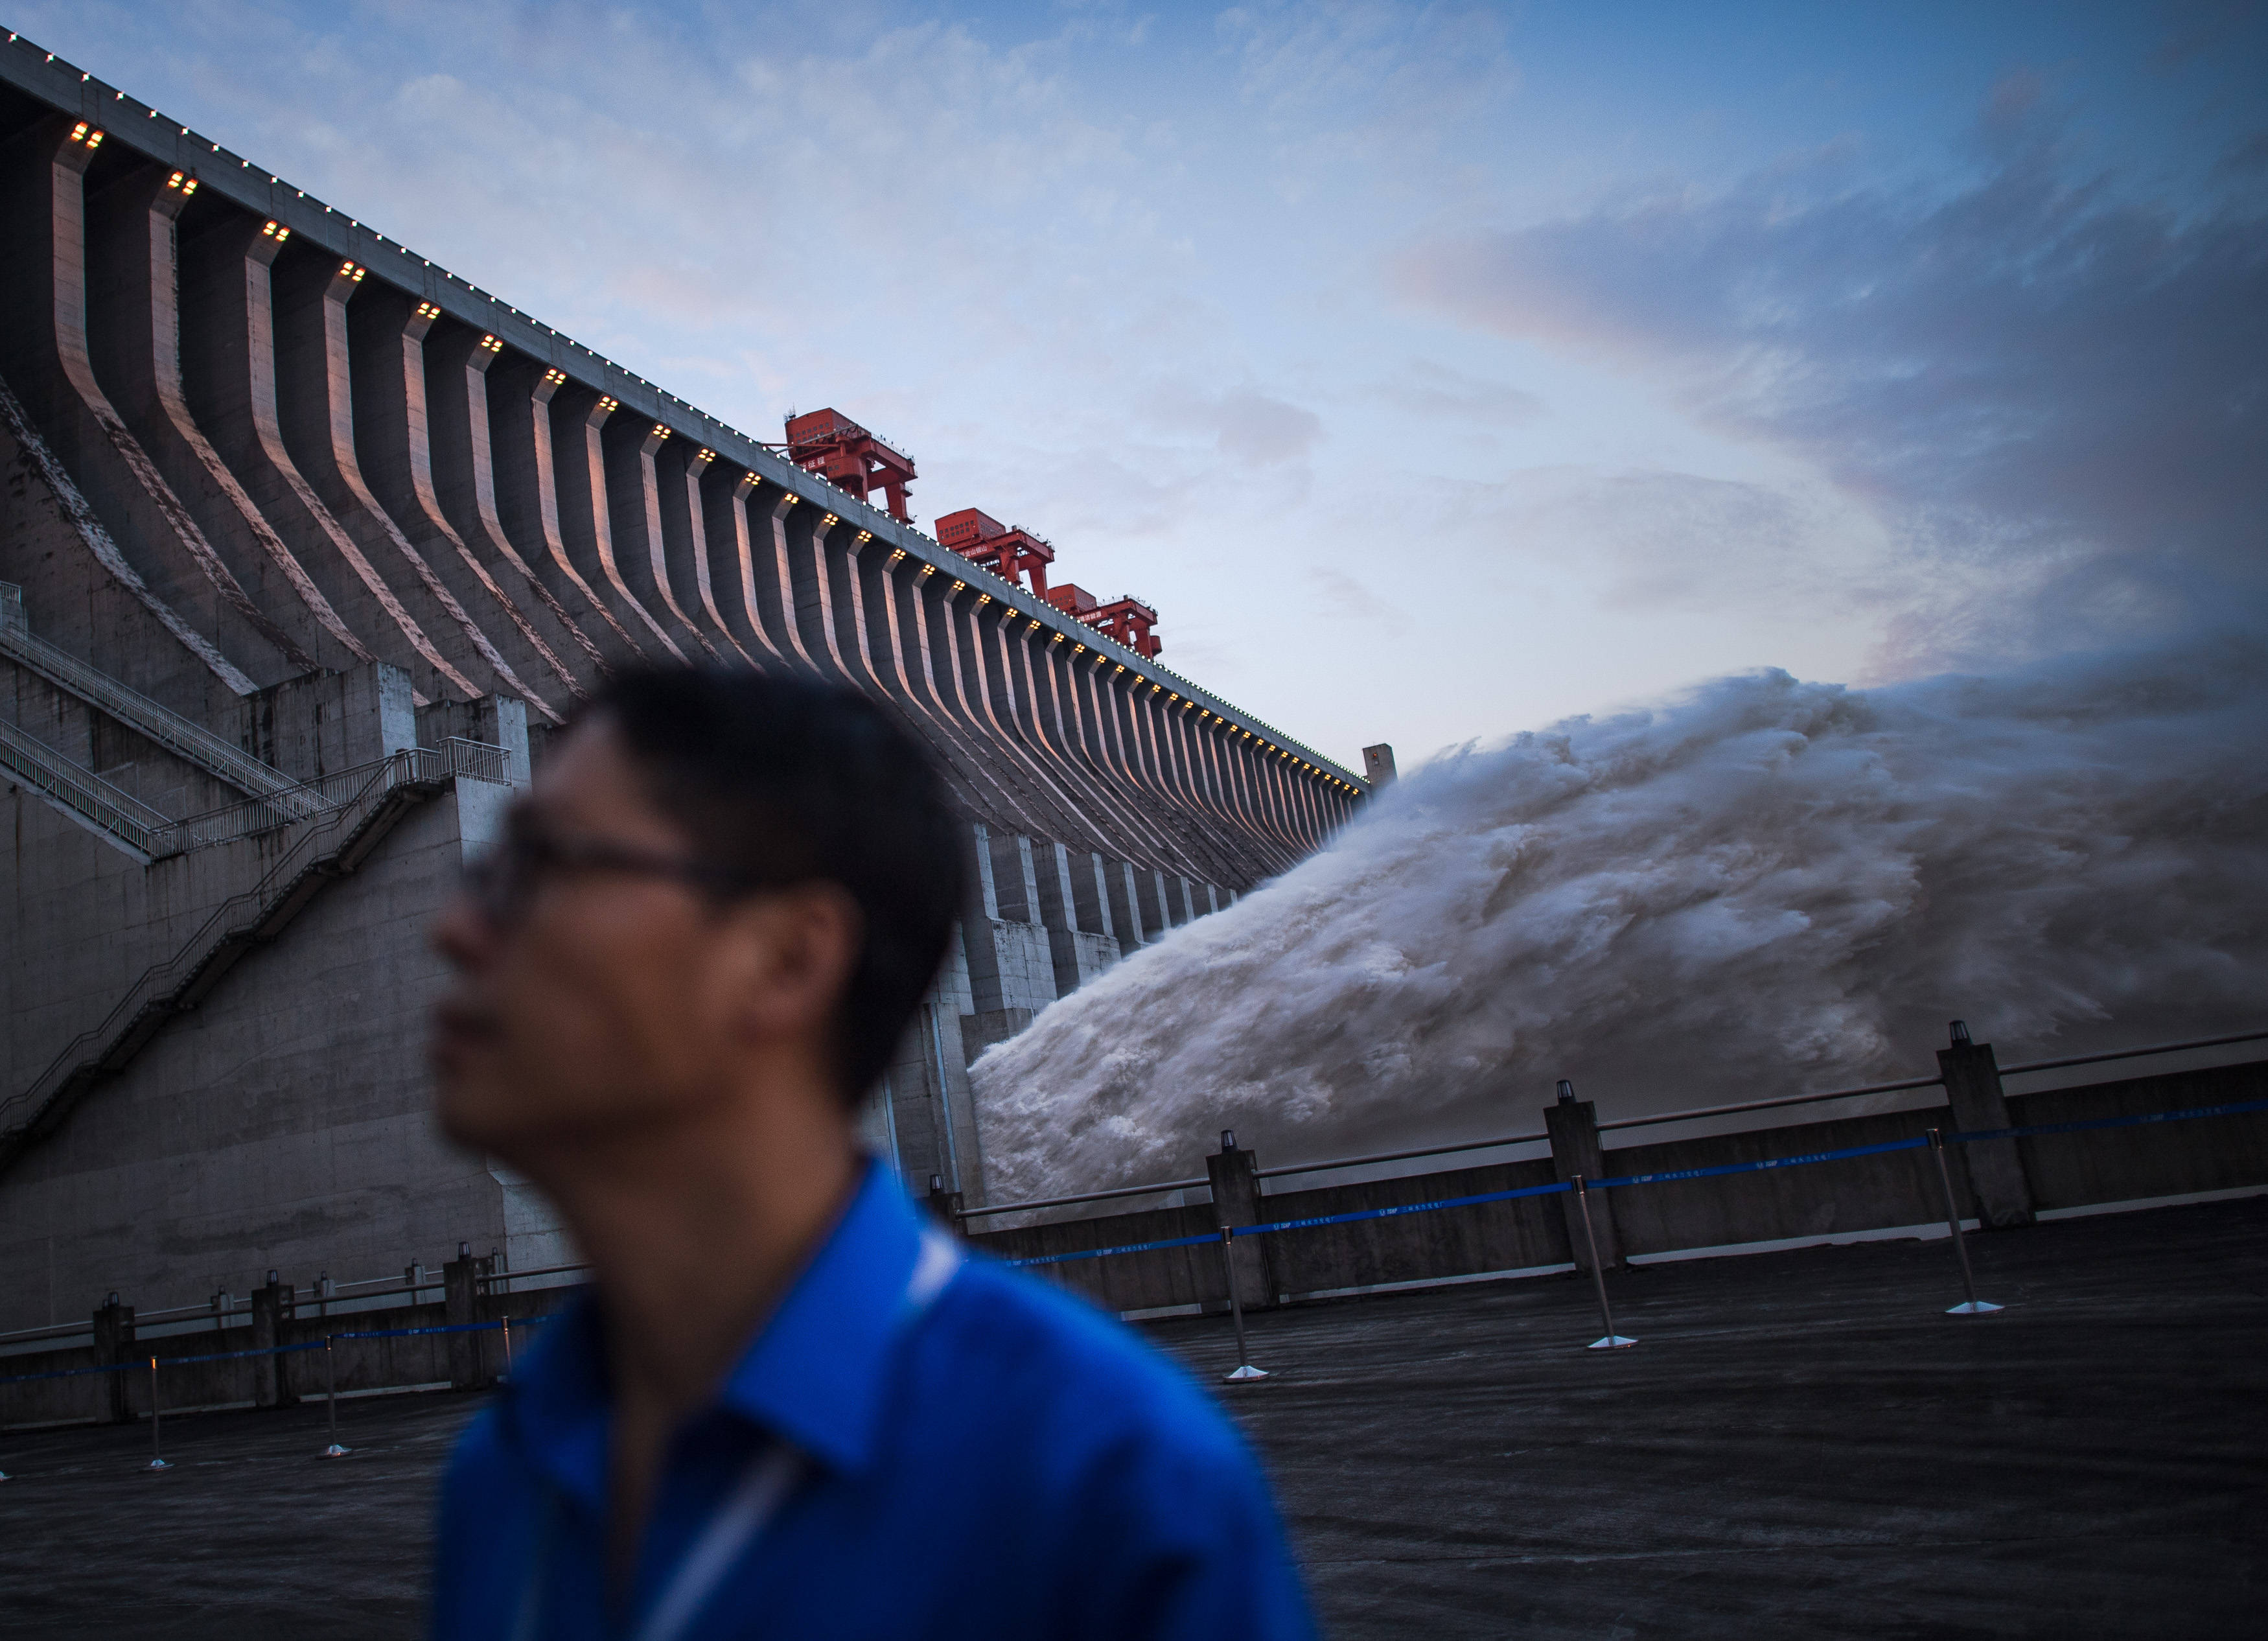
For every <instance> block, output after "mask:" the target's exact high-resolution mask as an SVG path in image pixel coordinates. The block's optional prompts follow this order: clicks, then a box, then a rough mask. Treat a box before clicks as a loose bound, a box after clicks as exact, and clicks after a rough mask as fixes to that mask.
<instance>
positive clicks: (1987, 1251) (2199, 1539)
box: [0, 1199, 2268, 1641]
mask: <svg viewBox="0 0 2268 1641" xmlns="http://www.w3.org/2000/svg"><path fill="white" fill-rule="evenodd" d="M1975 1247H1976V1250H1977V1274H1978V1281H1979V1283H1980V1285H1981V1286H1982V1288H1983V1289H1984V1291H1985V1293H1986V1294H1987V1296H1988V1297H1990V1298H1992V1299H1995V1300H1998V1301H2000V1302H2002V1303H2005V1304H2006V1305H2007V1307H2008V1308H2007V1310H2006V1311H2004V1312H2001V1313H1999V1314H1995V1315H1991V1316H1986V1317H1981V1318H1974V1319H1971V1318H1964V1317H1955V1316H1948V1315H1946V1314H1944V1307H1945V1306H1947V1305H1948V1304H1949V1303H1951V1302H1953V1301H1954V1300H1955V1299H1958V1298H1959V1294H1960V1284H1959V1278H1958V1276H1957V1274H1956V1273H1955V1269H1954V1266H1953V1262H1952V1256H1951V1254H1950V1251H1949V1249H1948V1247H1947V1246H1946V1245H1945V1244H1943V1243H1941V1242H1940V1243H1935V1244H1930V1243H1897V1242H1884V1243H1869V1244H1864V1245H1860V1246H1855V1247H1835V1248H1816V1249H1808V1250H1803V1251H1799V1252H1791V1253H1781V1254H1770V1255H1755V1256H1752V1257H1748V1258H1734V1259H1720V1260H1712V1261H1704V1262H1687V1263H1681V1264H1676V1265H1669V1266H1654V1267H1650V1268H1640V1269H1637V1270H1634V1271H1631V1272H1629V1273H1624V1274H1618V1275H1616V1276H1615V1277H1610V1278H1609V1281H1610V1282H1611V1283H1612V1284H1613V1294H1614V1298H1615V1302H1616V1306H1617V1312H1616V1321H1617V1324H1618V1326H1619V1327H1620V1328H1621V1330H1622V1331H1623V1332H1624V1333H1625V1334H1630V1335H1634V1336H1637V1337H1638V1340H1639V1341H1640V1343H1638V1346H1637V1347H1636V1348H1634V1349H1631V1350H1622V1351H1616V1352H1612V1353H1607V1352H1592V1351H1589V1350H1586V1349H1584V1346H1585V1345H1586V1344H1587V1343H1588V1342H1589V1341H1590V1340H1591V1339H1593V1338H1594V1337H1596V1336H1598V1333H1599V1326H1598V1319H1597V1313H1596V1311H1595V1310H1594V1308H1593V1305H1592V1299H1591V1293H1590V1290H1589V1287H1588V1284H1587V1283H1585V1282H1583V1281H1581V1280H1580V1279H1576V1278H1572V1277H1571V1278H1537V1279H1531V1280H1527V1281H1520V1282H1506V1283H1495V1284H1476V1285H1472V1286H1466V1287H1455V1288H1446V1289H1436V1290H1432V1291H1423V1292H1415V1293H1405V1294H1399V1295H1393V1296H1380V1297H1374V1298H1370V1299H1352V1300H1337V1301H1332V1302H1329V1303H1324V1304H1317V1305H1312V1306H1294V1307H1291V1308H1288V1309H1284V1310H1279V1311H1276V1312H1272V1313H1270V1314H1266V1315H1263V1316H1259V1317H1256V1318H1254V1319H1253V1321H1252V1325H1251V1330H1250V1334H1251V1345H1252V1350H1251V1354H1252V1355H1253V1357H1254V1358H1255V1359H1256V1361H1257V1362H1258V1363H1259V1364H1260V1365H1263V1366H1264V1367H1266V1368H1267V1369H1268V1370H1269V1371H1270V1375H1271V1376H1270V1378H1268V1379H1265V1380H1258V1381H1256V1382H1252V1383H1249V1384H1243V1385H1237V1386H1219V1384H1218V1380H1219V1374H1220V1373H1221V1372H1224V1371H1225V1370H1226V1368H1228V1367H1229V1366H1231V1365H1233V1345H1232V1343H1231V1341H1230V1336H1229V1332H1228V1328H1227V1325H1226V1322H1225V1321H1219V1320H1216V1319H1211V1318H1204V1319H1198V1318H1191V1319H1187V1320H1177V1321H1170V1322H1166V1323H1160V1324H1152V1326H1151V1328H1150V1330H1149V1331H1150V1335H1151V1336H1152V1338H1153V1339H1155V1340H1157V1341H1158V1342H1159V1343H1161V1344H1162V1345H1164V1346H1165V1347H1166V1348H1167V1350H1170V1351H1172V1352H1174V1353H1175V1355H1177V1356H1178V1357H1180V1358H1182V1360H1183V1361H1185V1362H1186V1363H1187V1365H1189V1367H1190V1368H1191V1370H1192V1371H1194V1372H1197V1373H1199V1374H1200V1375H1201V1376H1202V1377H1204V1379H1205V1380H1206V1381H1207V1382H1208V1383H1212V1384H1215V1385H1216V1387H1217V1388H1218V1394H1220V1395H1221V1396H1222V1397H1223V1399H1224V1401H1225V1402H1226V1405H1227V1406H1228V1407H1229V1408H1230V1409H1231V1410H1232V1411H1233V1414H1234V1416H1235V1417H1237V1418H1238V1420H1239V1421H1240V1422H1241V1424H1243V1426H1244V1428H1245V1429H1246V1431H1248V1433H1249V1435H1250V1436H1251V1438H1252V1439H1253V1440H1254V1442H1255V1443H1256V1446H1257V1447H1258V1448H1259V1450H1260V1452H1261V1453H1262V1455H1263V1458H1264V1460H1265V1461H1266V1463H1267V1465H1268V1467H1269V1468H1270V1471H1271V1473H1272V1474H1273V1475H1274V1478H1275V1481H1276V1484H1277V1487H1278V1493H1279V1496H1280V1498H1281V1499H1282V1501H1283V1505H1284V1507H1285V1512H1286V1514H1287V1516H1288V1518H1289V1520H1290V1523H1291V1527H1292V1534H1293V1537H1294V1539H1295V1541H1296V1542H1297V1545H1298V1548H1299V1550H1300V1556H1301V1558H1302V1560H1303V1562H1304V1564H1305V1565H1306V1567H1307V1576H1308V1578H1309V1581H1310V1584H1311V1586H1312V1588H1313V1590H1314V1596H1315V1599H1316V1602H1317V1605H1318V1607H1319V1608H1320V1610H1321V1612H1322V1616H1323V1620H1324V1628H1325V1632H1326V1634H1327V1635H1329V1636H1332V1637H1338V1638H1340V1641H1368V1638H1371V1637H1380V1638H1383V1637H1539V1638H1544V1641H1550V1638H1553V1637H1570V1638H1572V1637H1633V1638H1636V1637H1656V1636H1661V1637H1683V1636H1734V1635H1737V1636H1756V1637H1763V1636H1770V1637H1821V1636H1852V1637H1972V1636H1973V1637H1987V1636H1990V1637H2242V1636H2256V1635H2257V1634H2259V1633H2260V1627H2259V1615H2260V1614H2261V1612H2262V1611H2263V1610H2264V1609H2268V1467H2264V1466H2263V1464H2262V1462H2261V1455H2262V1453H2264V1452H2268V1394H2264V1393H2268V1202H2264V1201H2263V1200H2260V1199H2252V1200H2247V1201H2240V1202H2227V1203H2209V1204H2201V1205H2195V1206H2189V1207H2182V1208H2171V1209H2161V1210H2156V1211H2149V1212H2144V1213H2135V1214H2123V1215H2105V1216H2101V1217H2096V1218H2083V1219H2073V1220H2063V1221H2058V1222H2054V1223H2050V1224H2043V1225H2036V1226H2034V1227H2030V1228H2028V1229H2024V1230H2021V1231H2012V1232H2007V1233H2001V1234H1998V1235H1994V1236H1992V1237H1987V1238H1981V1239H1978V1240H1977V1243H1976V1244H1975ZM478 1405H479V1399H478V1398H477V1397H475V1396H470V1395H457V1394H438V1395H411V1396H395V1397H386V1398H377V1399H372V1400H358V1401H352V1402H345V1403H342V1407H341V1412H340V1426H341V1432H342V1439H343V1440H345V1441H346V1442H347V1443H348V1444H349V1445H350V1446H352V1447H353V1448H354V1449H355V1451H354V1453H353V1454H352V1455H351V1456H350V1457H349V1458H348V1459H345V1460H342V1461H335V1462H333V1461H323V1460H321V1459H319V1458H318V1457H316V1456H315V1455H316V1454H317V1453H318V1452H319V1451H320V1448H321V1446H322V1444H323V1442H324V1439H325V1436H324V1424H323V1409H321V1407H320V1405H313V1406H302V1407H299V1408H296V1409H286V1410H283V1411H277V1412H268V1413H230V1414H216V1415H208V1416H203V1417H195V1418H183V1419H180V1420H177V1421H175V1422H173V1424H168V1425H166V1427H165V1429H164V1431H163V1432H162V1434H163V1436H164V1439H165V1441H166V1452H167V1454H168V1456H169V1457H170V1458H171V1459H172V1460H173V1461H174V1464H175V1468H173V1469H172V1470H169V1471H166V1472H165V1473H162V1474H158V1475H151V1474H150V1473H148V1472H146V1471H145V1470H144V1469H142V1468H141V1467H142V1466H143V1465H144V1463H146V1461H147V1459H148V1455H149V1441H150V1437H149V1431H148V1427H147V1425H146V1424H144V1425H141V1426H136V1427H133V1428H120V1427H114V1428H108V1429H93V1430H73V1431H24V1432H18V1433H15V1434H11V1435H7V1436H5V1437H0V1469H5V1470H7V1471H9V1472H11V1474H12V1475H13V1477H14V1479H12V1480H11V1481H10V1482H8V1483H5V1484H4V1485H0V1587H4V1588H5V1589H6V1591H7V1592H8V1601H9V1606H8V1609H7V1614H6V1630H7V1633H9V1634H10V1635H11V1636H20V1637H26V1641H32V1638H34V1637H51V1636H52V1637H62V1636H66V1635H77V1634H80V1633H83V1632H85V1630H88V1629H90V1628H94V1629H101V1630H106V1631H107V1632H109V1633H113V1634H131V1635H147V1636H163V1637H180V1641H195V1638H198V1637H228V1638H230V1641H233V1638H234V1637H239V1636H244V1635H266V1634H277V1633H283V1632H284V1630H285V1629H286V1627H287V1626H288V1627H290V1628H292V1629H295V1630H296V1629H298V1628H300V1627H303V1626H306V1625H309V1624H320V1628H321V1630H322V1631H323V1633H325V1634H327V1635H331V1636H335V1637H342V1641H351V1638H352V1637H380V1636H387V1637H391V1636H400V1635H403V1634H408V1633H412V1632H414V1630H415V1627H416V1623H417V1622H418V1618H419V1615H420V1606H421V1603H422V1601H423V1589H424V1576H425V1575H424V1568H425V1562H426V1557H427V1554H428V1550H429V1540H428V1534H429V1531H430V1528H429V1518H428V1508H429V1503H430V1498H431V1490H432V1488H433V1486H434V1484H435V1482H436V1479H437V1476H438V1470H439V1467H440V1464H441V1461H442V1459H443V1456H444V1454H445V1453H446V1448H447V1446H448V1443H449V1442H450V1440H451V1439H453V1437H454V1435H455V1433H456V1432H457V1431H459V1430H460V1428H461V1427H462V1425H463V1424H464V1423H465V1421H466V1420H467V1419H468V1418H469V1417H471V1416H472V1414H473V1413H474V1412H475V1410H476V1409H477V1407H478ZM943 1497H949V1493H948V1494H946V1495H941V1498H943Z"/></svg>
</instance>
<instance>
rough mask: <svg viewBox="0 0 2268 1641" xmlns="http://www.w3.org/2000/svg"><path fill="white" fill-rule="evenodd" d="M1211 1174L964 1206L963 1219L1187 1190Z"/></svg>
mask: <svg viewBox="0 0 2268 1641" xmlns="http://www.w3.org/2000/svg"><path fill="white" fill-rule="evenodd" d="M1211 1183H1212V1180H1211V1176H1210V1175H1208V1176H1206V1177H1204V1178H1203V1179H1196V1180H1167V1181H1166V1182H1165V1183H1164V1184H1162V1185H1122V1186H1119V1187H1118V1188H1116V1189H1115V1190H1108V1191H1081V1192H1080V1193H1079V1195H1078V1196H1047V1197H1042V1198H1041V1199H1040V1200H1039V1201H1038V1202H1035V1203H994V1204H993V1205H992V1206H991V1207H990V1208H964V1209H962V1210H961V1218H963V1219H976V1218H982V1217H983V1216H984V1215H986V1214H1015V1213H1021V1212H1023V1211H1025V1210H1026V1209H1027V1208H1067V1207H1069V1206H1070V1205H1071V1204H1072V1203H1105V1202H1108V1201H1109V1200H1110V1199H1111V1198H1113V1197H1115V1196H1156V1195H1157V1194H1158V1193H1160V1192H1161V1191H1186V1190H1188V1189H1189V1188H1190V1187H1191V1186H1195V1185H1211Z"/></svg>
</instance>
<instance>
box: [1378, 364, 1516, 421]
mask: <svg viewBox="0 0 2268 1641" xmlns="http://www.w3.org/2000/svg"><path fill="white" fill-rule="evenodd" d="M1378 393H1379V396H1380V397H1381V398H1383V399H1385V400H1386V401H1388V403H1390V404H1394V405H1396V406H1399V407H1400V408H1403V409H1404V410H1407V411H1409V412H1410V414H1411V415H1412V416H1425V417H1428V418H1431V419H1437V420H1440V421H1443V422H1449V423H1472V424H1477V425H1479V426H1484V427H1494V428H1505V427H1520V426H1522V425H1524V424H1525V423H1529V422H1533V421H1535V419H1536V418H1538V417H1539V416H1542V415H1543V401H1542V400H1541V399H1539V398H1537V397H1536V396H1535V394H1531V393H1528V392H1525V391H1523V390H1522V389H1521V388H1518V387H1514V386H1511V385H1510V384H1509V383H1506V382H1498V381H1491V380H1488V379H1485V378H1483V377H1478V376H1468V375H1466V374H1465V373H1464V372H1462V371H1453V370H1451V369H1450V368H1449V367H1448V366H1447V365H1444V364H1435V363H1433V362H1432V360H1430V359H1414V360H1412V361H1411V362H1410V364H1408V365H1407V366H1406V367H1404V368H1403V371H1402V372H1401V373H1400V374H1399V375H1398V376H1396V377H1395V379H1393V380H1391V381H1388V382H1387V383H1386V384H1385V385H1384V386H1381V387H1380V388H1379V389H1378Z"/></svg>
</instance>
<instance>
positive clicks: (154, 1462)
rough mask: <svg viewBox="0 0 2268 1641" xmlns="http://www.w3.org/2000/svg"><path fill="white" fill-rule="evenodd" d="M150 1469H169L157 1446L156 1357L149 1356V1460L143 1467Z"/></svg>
mask: <svg viewBox="0 0 2268 1641" xmlns="http://www.w3.org/2000/svg"><path fill="white" fill-rule="evenodd" d="M143 1468H144V1469H150V1470H170V1469H172V1468H173V1466H172V1465H170V1464H167V1463H166V1455H165V1453H163V1452H162V1451H161V1450H160V1449H159V1447H158V1358H156V1357H154V1356H153V1357H151V1358H150V1462H149V1463H148V1464H147V1465H145V1466H144V1467H143Z"/></svg>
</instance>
